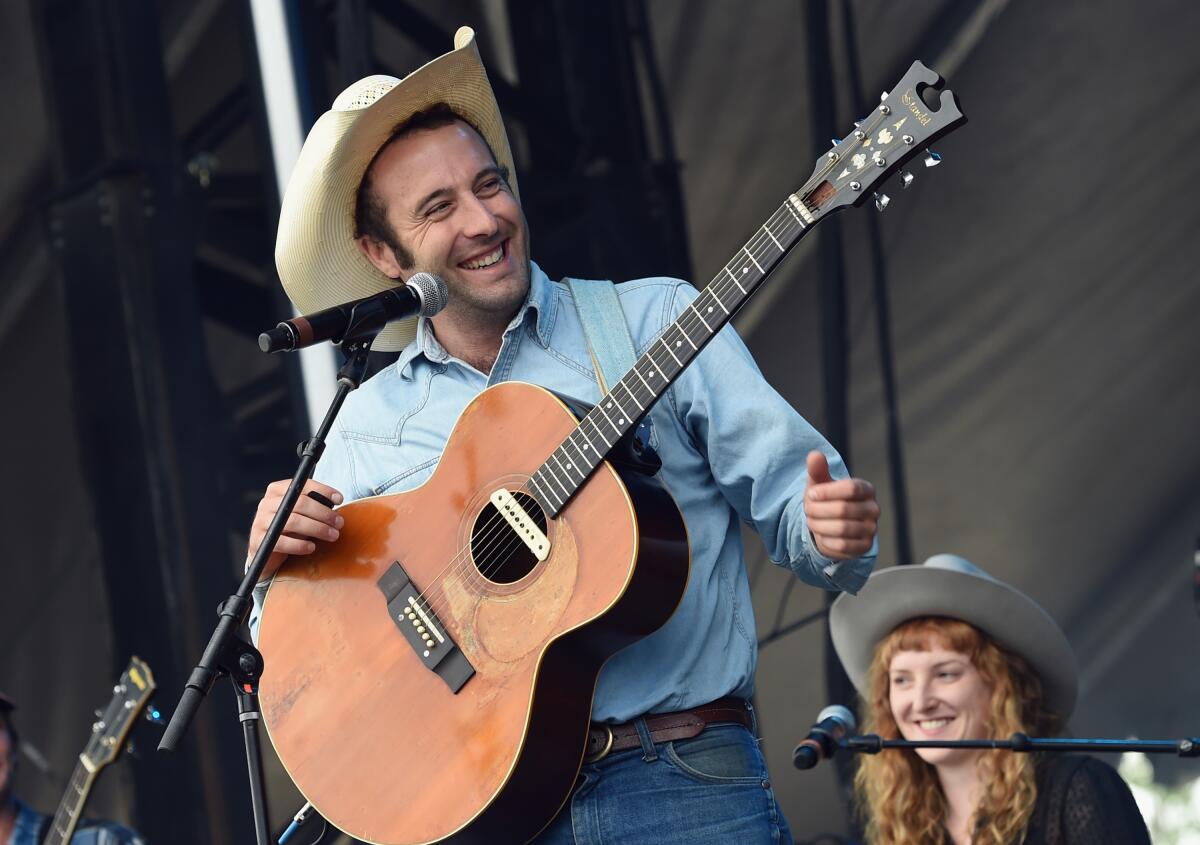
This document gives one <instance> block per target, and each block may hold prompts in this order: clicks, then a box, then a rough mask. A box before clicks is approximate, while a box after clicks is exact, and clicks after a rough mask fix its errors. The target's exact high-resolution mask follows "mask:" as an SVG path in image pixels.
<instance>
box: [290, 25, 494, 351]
mask: <svg viewBox="0 0 1200 845" xmlns="http://www.w3.org/2000/svg"><path fill="white" fill-rule="evenodd" d="M437 103H445V104H446V105H448V106H450V108H451V109H453V110H454V111H455V112H456V113H458V114H459V115H461V116H462V117H465V118H466V119H467V120H468V121H470V122H471V123H472V124H474V125H475V127H476V128H478V129H479V131H480V132H481V133H482V134H483V137H484V139H485V140H486V141H487V142H488V144H489V145H490V146H491V148H492V152H493V153H495V155H496V161H497V163H499V164H500V165H502V166H504V167H507V168H508V172H509V183H510V184H511V185H512V189H513V193H516V190H517V179H516V173H515V168H514V167H513V161H512V150H511V149H510V148H509V146H508V135H507V134H506V133H505V131H504V123H503V121H502V120H501V118H500V109H499V107H498V106H497V105H496V96H495V94H494V93H492V86H491V84H490V83H489V82H488V78H487V72H486V71H485V70H484V69H483V62H482V61H481V60H480V58H479V50H478V48H477V47H476V45H475V32H474V31H473V30H472V29H471V28H470V27H466V26H464V27H461V28H460V29H459V30H458V32H456V33H455V34H454V49H453V50H452V51H451V52H449V53H446V54H444V55H442V56H439V57H438V58H436V59H434V60H433V61H431V62H429V63H428V64H427V65H424V66H423V67H420V68H418V69H417V70H415V71H413V72H412V73H410V74H409V75H408V76H406V77H405V78H404V79H402V80H401V79H396V78H395V77H394V76H368V77H367V78H366V79H360V80H359V81H358V82H355V83H354V84H353V85H351V86H350V87H349V88H347V89H346V90H345V91H343V92H342V93H341V94H339V95H338V97H337V99H336V100H334V101H333V107H332V108H331V109H330V110H329V111H327V112H325V114H323V115H321V117H320V119H318V120H317V122H316V123H315V124H314V125H313V128H312V131H311V132H309V133H308V138H307V140H305V142H304V148H303V149H302V150H301V151H300V158H299V159H298V160H297V162H296V169H295V170H294V171H293V172H292V178H291V180H290V181H289V182H288V186H287V190H286V191H285V192H284V195H283V205H282V208H281V209H280V212H279V234H278V236H277V238H276V240H275V265H276V267H277V268H278V269H279V278H280V280H281V281H282V282H283V289H284V290H285V291H286V292H287V295H288V297H289V298H290V299H291V300H292V303H293V304H294V305H295V306H296V308H297V310H298V311H299V312H300V313H301V314H307V313H309V312H312V311H319V310H321V309H324V308H330V307H332V306H334V305H340V304H341V303H343V302H348V301H350V300H353V299H360V298H362V297H364V296H370V295H371V294H373V293H378V292H379V291H382V290H386V289H387V288H392V287H395V286H396V285H397V284H398V281H397V280H396V279H390V278H388V277H387V276H385V275H384V274H383V273H381V272H379V270H377V269H376V268H375V266H374V265H373V264H371V262H370V261H368V260H367V257H366V256H365V255H363V253H362V251H361V250H360V249H359V248H358V244H357V243H356V242H355V239H354V206H355V200H356V198H357V195H358V187H359V184H360V183H361V182H362V177H363V174H364V173H366V170H367V166H368V165H370V163H371V160H372V159H373V158H374V157H375V153H377V152H378V151H379V148H380V147H382V146H383V144H384V142H385V141H387V139H388V137H389V136H390V135H391V134H392V130H393V129H395V127H396V125H397V124H399V123H402V122H403V121H405V120H407V119H408V118H410V117H411V116H412V115H414V114H416V113H417V112H419V111H422V110H424V109H427V108H429V107H430V106H433V105H436V104H437ZM416 330H417V320H416V318H415V317H413V318H411V319H408V320H401V321H397V322H394V323H391V324H389V325H388V326H387V327H386V328H384V330H383V331H382V332H380V334H379V337H378V338H377V339H376V341H375V343H374V345H373V348H374V349H378V350H382V351H391V352H394V351H398V350H400V349H403V348H404V347H405V346H407V345H408V344H409V342H410V341H411V340H412V339H413V337H414V336H415V335H416Z"/></svg>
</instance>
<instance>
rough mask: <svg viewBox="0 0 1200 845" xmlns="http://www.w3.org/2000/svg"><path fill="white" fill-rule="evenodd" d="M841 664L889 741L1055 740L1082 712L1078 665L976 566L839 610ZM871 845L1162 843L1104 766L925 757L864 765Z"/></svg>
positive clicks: (1037, 613)
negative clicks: (1019, 735)
mask: <svg viewBox="0 0 1200 845" xmlns="http://www.w3.org/2000/svg"><path fill="white" fill-rule="evenodd" d="M830 627H831V631H832V634H833V643H834V647H835V648H836V650H837V653H838V657H839V658H840V659H841V661H842V664H843V665H844V666H845V668H846V672H847V674H848V675H849V676H850V678H851V679H852V680H853V681H854V685H855V686H856V687H857V688H858V691H859V694H860V695H861V696H862V697H863V704H864V707H863V711H864V717H865V721H864V729H865V731H866V732H870V733H875V734H878V735H879V736H881V737H883V738H884V739H898V738H903V739H909V740H935V739H942V740H947V739H950V740H953V739H980V738H1000V739H1007V738H1008V737H1009V736H1011V735H1012V734H1013V733H1016V732H1018V731H1020V732H1023V733H1026V734H1028V735H1030V736H1035V737H1044V736H1051V735H1053V734H1055V733H1057V732H1058V731H1059V729H1060V728H1061V727H1062V726H1063V724H1064V723H1065V721H1066V719H1067V717H1068V716H1069V715H1070V714H1071V711H1072V709H1073V708H1074V706H1075V696H1076V692H1077V688H1078V675H1077V670H1076V666H1075V657H1074V654H1073V653H1072V651H1071V647H1070V645H1069V644H1068V643H1067V640H1066V637H1065V636H1064V635H1063V632H1062V630H1061V629H1060V628H1059V627H1058V625H1057V624H1055V622H1054V620H1053V619H1051V618H1050V616H1049V614H1047V613H1046V612H1045V611H1044V610H1042V608H1041V607H1040V606H1038V605H1037V604H1036V603H1035V602H1034V601H1033V600H1032V599H1030V598H1029V597H1027V596H1025V595H1024V594H1023V593H1021V592H1019V591H1017V590H1015V589H1013V588H1012V587H1010V586H1008V585H1007V584H1004V583H1002V582H1000V581H997V580H996V579H994V578H992V577H991V576H990V575H988V574H987V573H986V572H984V571H982V570H981V569H979V568H978V567H976V566H974V565H973V564H972V563H970V562H969V561H967V560H964V559H963V558H960V557H956V556H954V555H937V556H935V557H932V558H930V559H929V560H927V561H926V562H925V563H924V565H922V566H898V567H892V568H890V569H883V570H880V571H878V572H876V573H874V574H873V575H872V576H871V577H870V579H869V580H868V581H867V584H866V586H865V587H864V588H863V589H862V591H861V592H860V593H859V594H858V595H857V596H850V595H843V596H841V597H839V598H838V600H837V601H836V602H834V605H833V609H832V611H831V615H830ZM855 791H856V796H857V798H858V801H859V805H860V808H861V810H862V812H863V813H864V815H865V820H866V833H867V841H868V843H870V845H926V843H927V845H943V843H951V842H952V843H954V845H968V843H970V845H1020V843H1025V845H1041V843H1054V845H1059V843H1064V844H1066V843H1071V844H1072V845H1073V843H1088V845H1103V843H1113V845H1118V843H1119V845H1138V843H1149V842H1150V838H1149V836H1148V834H1147V832H1146V826H1145V823H1144V822H1143V821H1142V818H1141V815H1140V814H1139V812H1138V809H1137V805H1136V804H1135V803H1134V801H1133V797H1132V795H1130V793H1129V789H1128V787H1126V786H1125V783H1124V782H1123V781H1122V780H1121V779H1120V777H1119V776H1118V775H1117V773H1116V772H1115V771H1114V770H1113V769H1112V767H1111V766H1109V765H1108V764H1106V763H1103V762H1101V761H1099V760H1097V759H1094V758H1091V757H1084V756H1079V755H1061V754H1050V753H1046V754H1028V753H1017V752H1012V751H1007V750H984V749H962V748H936V749H935V748H924V749H917V750H915V751H913V750H910V749H890V750H884V751H882V752H880V753H879V754H876V755H863V756H862V758H861V759H860V766H859V770H858V774H857V776H856V778H855Z"/></svg>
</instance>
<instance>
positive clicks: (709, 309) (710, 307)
mask: <svg viewBox="0 0 1200 845" xmlns="http://www.w3.org/2000/svg"><path fill="white" fill-rule="evenodd" d="M708 313H709V314H711V313H712V306H711V305H710V306H708Z"/></svg>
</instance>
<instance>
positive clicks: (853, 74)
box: [841, 0, 913, 563]
mask: <svg viewBox="0 0 1200 845" xmlns="http://www.w3.org/2000/svg"><path fill="white" fill-rule="evenodd" d="M841 6H842V32H843V34H844V36H845V41H846V65H847V73H848V75H849V78H850V90H851V92H852V93H853V95H854V98H855V99H856V100H857V101H858V102H859V103H862V104H863V105H864V107H865V106H866V104H867V103H868V100H867V99H866V94H865V92H864V91H863V85H862V74H861V72H860V70H859V61H858V42H857V38H856V37H855V31H854V14H853V12H852V10H851V8H850V3H849V2H848V0H842V3H841ZM866 225H867V239H868V241H869V243H870V251H871V271H872V272H871V282H872V289H873V290H874V293H875V331H876V343H877V344H878V346H879V370H880V377H881V379H882V382H883V385H882V386H883V404H884V409H885V414H886V419H887V446H888V448H887V454H888V474H889V475H890V476H891V482H892V485H891V486H892V523H893V525H895V526H896V560H897V562H898V563H912V562H913V555H912V534H911V524H910V520H909V515H908V485H907V484H906V482H905V474H904V447H903V445H902V437H901V435H900V412H899V410H898V409H897V402H896V374H895V362H894V355H893V352H892V329H891V308H890V304H889V299H888V285H887V262H886V260H885V257H884V252H883V235H882V233H881V231H880V226H879V220H878V218H877V217H875V216H874V215H871V214H868V215H867V217H866Z"/></svg>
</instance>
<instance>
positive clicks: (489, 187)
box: [479, 178, 500, 196]
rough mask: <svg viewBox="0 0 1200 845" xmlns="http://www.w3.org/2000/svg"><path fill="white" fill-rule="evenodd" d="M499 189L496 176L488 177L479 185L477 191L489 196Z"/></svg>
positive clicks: (498, 181)
mask: <svg viewBox="0 0 1200 845" xmlns="http://www.w3.org/2000/svg"><path fill="white" fill-rule="evenodd" d="M498 190H500V180H499V179H498V178H491V179H488V180H487V181H486V182H483V183H481V184H480V185H479V193H481V194H483V195H485V196H489V195H491V194H494V193H496V192H497V191H498Z"/></svg>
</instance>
